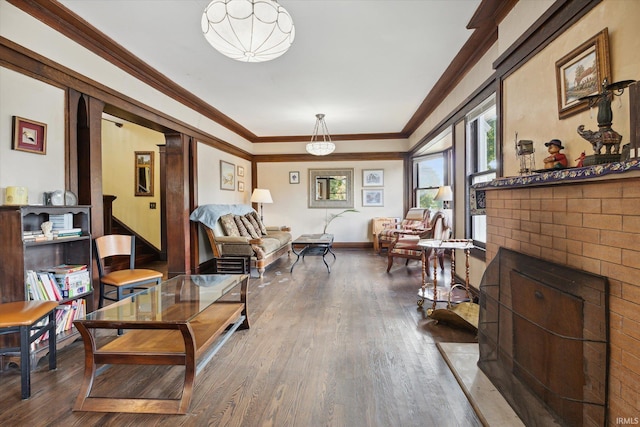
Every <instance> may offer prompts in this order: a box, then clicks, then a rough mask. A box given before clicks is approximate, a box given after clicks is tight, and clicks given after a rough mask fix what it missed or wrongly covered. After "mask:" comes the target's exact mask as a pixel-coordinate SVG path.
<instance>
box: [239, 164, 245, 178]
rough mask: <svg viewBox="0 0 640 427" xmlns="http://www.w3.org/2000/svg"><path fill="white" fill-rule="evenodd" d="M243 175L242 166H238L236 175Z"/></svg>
mask: <svg viewBox="0 0 640 427" xmlns="http://www.w3.org/2000/svg"><path fill="white" fill-rule="evenodd" d="M243 176H244V167H242V166H238V177H243Z"/></svg>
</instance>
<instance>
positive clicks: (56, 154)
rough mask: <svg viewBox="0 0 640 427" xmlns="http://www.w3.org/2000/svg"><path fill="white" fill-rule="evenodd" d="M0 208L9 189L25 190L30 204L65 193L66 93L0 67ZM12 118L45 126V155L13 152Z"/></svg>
mask: <svg viewBox="0 0 640 427" xmlns="http://www.w3.org/2000/svg"><path fill="white" fill-rule="evenodd" d="M0 94H2V96H0V142H1V143H0V189H1V191H0V204H3V203H4V199H5V189H6V187H9V186H19V187H27V189H28V190H29V203H30V204H42V203H43V193H44V192H45V191H46V192H48V191H55V190H65V176H64V171H65V168H64V165H65V157H64V136H65V127H64V106H65V99H66V98H65V92H64V90H62V89H59V88H56V87H53V86H51V85H48V84H46V83H43V82H40V81H38V80H35V79H32V78H31V77H28V76H25V75H23V74H20V73H16V72H15V71H12V70H9V69H6V68H3V67H0ZM13 116H18V117H22V118H25V119H30V120H34V121H37V122H41V123H45V124H46V125H47V148H46V154H45V155H41V154H34V153H29V152H25V151H16V150H12V149H11V147H12V123H13Z"/></svg>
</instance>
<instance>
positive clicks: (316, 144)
mask: <svg viewBox="0 0 640 427" xmlns="http://www.w3.org/2000/svg"><path fill="white" fill-rule="evenodd" d="M335 149H336V145H335V144H334V143H333V142H331V136H329V129H327V124H326V123H325V121H324V114H316V126H315V127H314V128H313V135H311V142H310V143H308V144H307V152H308V153H309V154H313V155H314V156H326V155H327V154H331V153H333V150H335Z"/></svg>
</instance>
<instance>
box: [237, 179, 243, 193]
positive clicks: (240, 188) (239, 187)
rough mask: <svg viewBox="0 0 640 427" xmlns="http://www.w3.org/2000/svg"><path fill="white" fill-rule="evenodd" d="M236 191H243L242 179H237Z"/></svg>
mask: <svg viewBox="0 0 640 427" xmlns="http://www.w3.org/2000/svg"><path fill="white" fill-rule="evenodd" d="M238 191H240V192H243V191H244V181H238Z"/></svg>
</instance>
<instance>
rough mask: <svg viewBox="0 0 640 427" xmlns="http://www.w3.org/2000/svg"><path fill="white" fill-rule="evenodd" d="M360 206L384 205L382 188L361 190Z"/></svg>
mask: <svg viewBox="0 0 640 427" xmlns="http://www.w3.org/2000/svg"><path fill="white" fill-rule="evenodd" d="M362 206H384V190H382V189H376V190H362Z"/></svg>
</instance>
